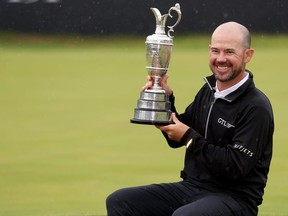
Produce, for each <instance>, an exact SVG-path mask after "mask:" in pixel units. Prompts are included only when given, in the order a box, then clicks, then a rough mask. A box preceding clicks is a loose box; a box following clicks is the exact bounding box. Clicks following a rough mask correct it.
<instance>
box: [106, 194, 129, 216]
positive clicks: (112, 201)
mask: <svg viewBox="0 0 288 216" xmlns="http://www.w3.org/2000/svg"><path fill="white" fill-rule="evenodd" d="M125 203H126V201H125V193H124V192H123V190H117V191H115V192H113V193H112V194H110V195H109V196H108V197H107V198H106V209H107V215H125V214H124V212H125V211H127V207H126V205H125Z"/></svg>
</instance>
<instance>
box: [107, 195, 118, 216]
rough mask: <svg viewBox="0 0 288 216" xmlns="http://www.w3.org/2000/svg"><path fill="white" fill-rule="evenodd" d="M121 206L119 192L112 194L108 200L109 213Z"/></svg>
mask: <svg viewBox="0 0 288 216" xmlns="http://www.w3.org/2000/svg"><path fill="white" fill-rule="evenodd" d="M117 205H119V196H118V192H117V191H115V192H113V193H112V194H110V195H109V196H108V197H107V198H106V208H107V212H112V210H113V209H114V208H115V207H116V206H117Z"/></svg>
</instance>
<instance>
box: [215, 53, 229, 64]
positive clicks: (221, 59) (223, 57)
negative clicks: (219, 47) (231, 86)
mask: <svg viewBox="0 0 288 216" xmlns="http://www.w3.org/2000/svg"><path fill="white" fill-rule="evenodd" d="M217 61H218V62H226V61H227V59H226V54H225V53H224V52H220V53H219V55H218V56H217Z"/></svg>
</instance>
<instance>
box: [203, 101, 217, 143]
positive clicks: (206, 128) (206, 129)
mask: <svg viewBox="0 0 288 216" xmlns="http://www.w3.org/2000/svg"><path fill="white" fill-rule="evenodd" d="M216 100H217V98H214V99H213V101H212V102H211V105H210V108H209V112H208V116H207V120H206V127H205V139H207V133H208V124H209V120H210V115H211V111H212V108H213V106H214V104H215V102H216Z"/></svg>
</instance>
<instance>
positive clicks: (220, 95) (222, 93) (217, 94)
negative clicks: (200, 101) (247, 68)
mask: <svg viewBox="0 0 288 216" xmlns="http://www.w3.org/2000/svg"><path fill="white" fill-rule="evenodd" d="M248 79H249V73H247V72H246V75H245V77H244V78H243V79H242V80H241V81H240V82H238V83H236V84H235V85H233V86H231V87H230V88H228V89H225V90H223V91H219V89H218V87H217V82H216V87H215V90H216V91H215V93H214V97H215V98H224V97H225V96H226V95H228V94H230V93H232V92H234V91H235V90H236V89H238V88H239V87H240V86H241V85H243V84H244V83H245V82H246V81H247V80H248Z"/></svg>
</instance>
